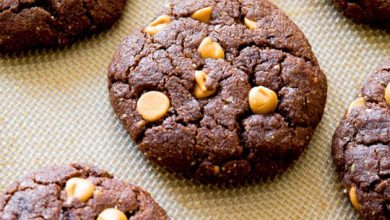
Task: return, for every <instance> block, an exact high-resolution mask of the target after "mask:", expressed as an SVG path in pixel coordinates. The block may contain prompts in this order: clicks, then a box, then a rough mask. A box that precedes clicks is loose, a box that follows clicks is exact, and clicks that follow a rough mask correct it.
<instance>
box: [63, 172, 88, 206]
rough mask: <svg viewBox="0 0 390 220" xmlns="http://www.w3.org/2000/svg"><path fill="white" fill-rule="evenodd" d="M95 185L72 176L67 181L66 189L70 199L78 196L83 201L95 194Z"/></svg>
mask: <svg viewBox="0 0 390 220" xmlns="http://www.w3.org/2000/svg"><path fill="white" fill-rule="evenodd" d="M94 190H95V185H94V184H93V183H92V182H91V181H89V180H87V179H82V178H77V177H75V178H72V179H69V180H68V181H67V182H66V186H65V191H66V194H67V195H68V199H69V200H71V199H72V198H77V199H78V200H80V201H81V202H86V201H87V200H88V199H89V198H91V196H92V195H93V191H94Z"/></svg>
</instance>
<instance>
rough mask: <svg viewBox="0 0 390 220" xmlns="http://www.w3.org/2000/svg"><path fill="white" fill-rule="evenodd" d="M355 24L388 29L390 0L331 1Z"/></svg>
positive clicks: (389, 23) (389, 26)
mask: <svg viewBox="0 0 390 220" xmlns="http://www.w3.org/2000/svg"><path fill="white" fill-rule="evenodd" d="M332 1H333V3H334V4H335V5H336V6H337V7H338V8H339V9H340V10H342V11H343V12H344V14H345V15H346V16H348V17H350V18H352V19H354V20H355V21H357V22H362V23H369V24H372V25H375V26H378V27H383V28H387V29H390V0H332Z"/></svg>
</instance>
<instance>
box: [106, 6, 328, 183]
mask: <svg viewBox="0 0 390 220" xmlns="http://www.w3.org/2000/svg"><path fill="white" fill-rule="evenodd" d="M108 78H109V96H110V101H111V104H112V106H113V108H114V111H115V113H116V115H117V116H118V117H119V119H120V120H121V121H122V124H123V125H124V127H125V129H126V130H127V132H128V133H129V134H130V136H131V138H132V140H133V141H134V142H135V143H137V144H138V146H139V148H140V149H141V150H142V151H143V152H144V154H145V156H146V157H148V158H149V159H150V160H151V161H153V162H155V163H157V164H159V165H161V166H163V167H166V168H168V169H170V170H173V171H176V172H180V173H182V174H184V175H185V176H189V177H194V178H195V179H197V180H199V181H201V182H203V183H216V182H218V183H223V182H241V181H246V180H252V179H259V178H266V177H270V176H274V175H276V174H277V173H278V172H279V171H282V170H285V169H286V168H287V167H288V165H289V164H290V163H291V162H292V161H293V160H295V159H296V158H297V157H298V156H299V155H300V154H301V153H302V151H303V150H304V149H305V147H306V146H307V145H308V144H309V141H310V139H311V137H312V135H313V133H314V130H315V128H316V126H317V124H318V123H319V122H320V120H321V117H322V114H323V111H324V106H325V102H326V92H327V82H326V77H325V75H324V74H323V72H322V71H321V70H320V68H319V66H318V63H317V60H316V58H315V57H314V55H313V53H312V51H311V47H310V45H309V43H308V41H307V40H306V38H305V37H304V35H303V34H302V32H301V31H300V30H299V29H298V27H297V26H296V25H295V24H294V23H293V22H292V21H290V20H289V18H288V17H287V16H286V15H284V14H283V13H282V12H281V11H280V10H279V9H278V8H277V7H276V6H275V5H273V4H271V3H270V2H268V1H266V0H245V1H239V0H218V1H217V0H205V1H198V0H186V1H181V0H180V1H179V0H175V1H171V2H170V3H169V7H168V8H167V9H165V10H164V11H163V12H162V13H161V14H160V15H159V16H158V17H157V18H156V19H155V20H154V21H153V22H151V23H150V24H149V25H148V26H147V27H146V28H144V29H140V30H136V31H134V32H133V33H132V34H131V35H130V36H129V37H127V38H126V39H125V40H124V41H123V42H122V44H121V45H120V46H119V47H118V50H117V52H116V54H115V55H114V58H113V61H112V63H111V65H110V67H109V74H108ZM150 92H153V93H155V94H156V96H153V97H154V98H155V97H157V96H159V97H161V98H160V99H159V101H158V102H160V103H162V104H159V105H157V106H156V105H155V107H152V106H154V104H152V103H157V101H156V102H152V101H149V102H146V103H149V104H148V105H145V104H144V103H145V100H144V97H145V96H150V95H149V94H150ZM164 100H165V101H164ZM139 106H141V108H140V107H139ZM145 107H150V108H153V111H152V110H150V109H149V111H145V110H144V111H142V109H144V108H145ZM140 110H141V111H140ZM151 112H153V113H151ZM145 114H146V115H145ZM150 118H151V119H152V120H149V119H150Z"/></svg>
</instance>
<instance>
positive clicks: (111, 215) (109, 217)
mask: <svg viewBox="0 0 390 220" xmlns="http://www.w3.org/2000/svg"><path fill="white" fill-rule="evenodd" d="M97 220H127V217H126V215H125V213H123V212H122V211H120V210H118V209H114V208H110V209H106V210H104V211H103V212H101V213H100V214H99V216H98V218H97Z"/></svg>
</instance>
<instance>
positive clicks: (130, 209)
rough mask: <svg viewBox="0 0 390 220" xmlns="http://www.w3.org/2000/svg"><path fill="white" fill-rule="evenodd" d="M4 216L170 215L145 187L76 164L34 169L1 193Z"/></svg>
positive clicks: (8, 219)
mask: <svg viewBox="0 0 390 220" xmlns="http://www.w3.org/2000/svg"><path fill="white" fill-rule="evenodd" d="M0 219H2V220H14V219H15V220H16V219H53V220H58V219H68V220H70V219H98V220H127V219H168V217H167V215H166V213H165V211H164V210H163V209H162V208H161V207H160V206H159V205H158V204H157V203H156V202H155V201H154V200H153V199H152V197H151V196H150V195H149V193H147V192H145V191H144V190H143V189H141V188H139V187H137V186H133V185H131V184H128V183H125V182H123V181H120V180H117V179H113V177H112V176H111V175H110V174H109V173H107V172H105V171H102V170H99V169H97V168H95V167H91V166H87V165H80V164H72V165H70V166H63V167H51V168H46V169H42V170H40V171H37V172H34V173H32V174H30V175H28V176H26V177H24V178H22V179H20V180H18V181H17V182H15V183H14V184H13V185H12V186H11V187H9V188H8V189H7V190H6V191H5V193H4V194H1V195H0Z"/></svg>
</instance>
